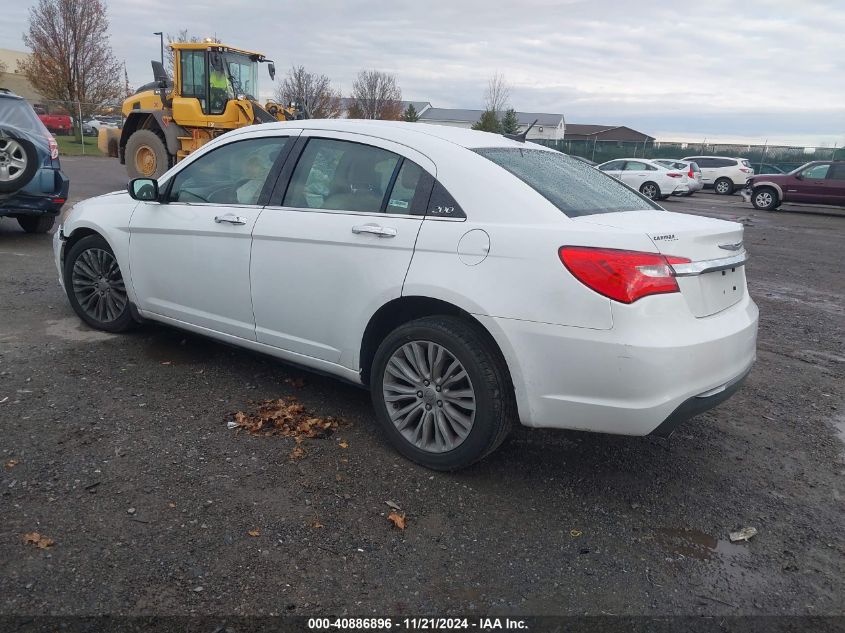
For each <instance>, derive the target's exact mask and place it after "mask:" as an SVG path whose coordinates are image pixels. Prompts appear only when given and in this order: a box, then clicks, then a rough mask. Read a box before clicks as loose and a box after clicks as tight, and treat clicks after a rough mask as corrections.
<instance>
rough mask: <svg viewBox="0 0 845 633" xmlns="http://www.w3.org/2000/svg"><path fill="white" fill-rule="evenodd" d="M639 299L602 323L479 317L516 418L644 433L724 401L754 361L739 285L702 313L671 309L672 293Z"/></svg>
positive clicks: (750, 320)
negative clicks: (513, 399)
mask: <svg viewBox="0 0 845 633" xmlns="http://www.w3.org/2000/svg"><path fill="white" fill-rule="evenodd" d="M638 303H639V304H640V305H637V304H636V303H635V304H633V305H632V306H621V305H620V306H619V307H620V308H621V309H619V310H616V309H615V310H614V327H613V329H611V330H591V329H587V328H577V327H566V326H558V325H550V324H543V323H534V322H529V321H519V320H514V319H499V318H490V317H480V320H481V321H482V323H483V324H484V325H485V326H486V327H487V328H488V330H489V331H491V332H492V333H493V334H494V337H495V338H496V339H497V341H498V342H499V344H500V347H501V348H502V350H503V352H504V354H505V357H506V359H507V361H508V365H509V367H510V370H511V376H512V379H513V382H514V388H515V390H516V395H517V402H518V406H519V413H520V419H521V421H522V423H523V424H524V425H526V426H533V427H549V428H562V429H580V430H587V431H598V432H603V433H614V434H622V435H647V434H649V433H652V432H655V430H656V429H658V427H659V426H660V425H661V424H662V423H663V422H664V421H667V420H669V419H670V418H671V417H672V416H673V414H675V418H676V419H675V420H674V423H677V422H678V421H679V419H677V418H680V419H683V417H684V413H685V412H686V413H688V415H686V417H690V416H691V415H695V414H696V413H700V412H701V411H703V410H705V409H707V408H710V406H715V405H716V404H718V403H719V402H720V401H721V400H724V399H725V397H727V396H728V395H730V394H731V393H732V392H733V389H734V388H735V387H736V386H738V385H734V384H732V383H735V382H736V381H738V380H739V379H741V378H742V377H744V375H745V374H746V373H747V372H748V371H749V369H750V368H751V365H752V364H753V363H754V360H755V358H756V340H757V317H758V311H757V306H756V305H755V304H754V302H753V301H752V300H751V299H750V297H749V296H748V295H747V294H746V295H745V296H744V298H743V299H742V300H740V302H739V303H737V304H735V305H733V306H731V307H730V308H728V309H726V310H723V311H722V312H720V313H718V314H715V315H713V316H710V317H705V318H695V317H693V316H692V315H690V314H689V312H688V311H686V313H687V315H688V316H685V317H683V318H679V317H678V315H679V314H683V312H682V310H683V309H684V306H683V305H682V303H683V299H682V297H681V296H680V295H678V294H674V295H663V296H655V297H649V298H647V299H645V300H642V301H640V302H638ZM661 304H662V307H661ZM614 308H616V305H615V306H614ZM652 308H657V309H652ZM664 308H669V309H664ZM675 308H677V310H676V309H675ZM626 312H628V315H627V316H626V314H625V313H626ZM632 312H636V313H637V314H636V315H634V314H632ZM644 317H645V318H644ZM644 325H645V327H644ZM723 388H724V389H723ZM719 394H722V395H721V396H719ZM697 396H698V398H696V397H697ZM706 396H714V397H713V398H709V399H708V398H706ZM690 399H694V400H691V401H690ZM687 401H690V402H687ZM676 412H677V413H676ZM674 423H673V425H672V426H674ZM667 424H669V423H668V422H667ZM662 430H663V431H665V430H666V427H665V426H664V428H663V429H662ZM658 433H660V434H662V433H661V432H660V431H658Z"/></svg>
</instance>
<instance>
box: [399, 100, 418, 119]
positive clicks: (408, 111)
mask: <svg viewBox="0 0 845 633" xmlns="http://www.w3.org/2000/svg"><path fill="white" fill-rule="evenodd" d="M402 120H403V121H408V122H409V123H416V122H417V121H419V120H420V113H419V112H417V109H416V108H415V107H414V104H413V103H409V104H408V107H407V108H405V111H404V112H403V113H402Z"/></svg>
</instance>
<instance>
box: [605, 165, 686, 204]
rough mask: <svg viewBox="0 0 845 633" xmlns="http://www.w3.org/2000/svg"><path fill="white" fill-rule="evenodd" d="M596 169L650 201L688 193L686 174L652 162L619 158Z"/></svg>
mask: <svg viewBox="0 0 845 633" xmlns="http://www.w3.org/2000/svg"><path fill="white" fill-rule="evenodd" d="M597 169H600V170H601V171H603V172H604V173H606V174H608V175H609V176H613V177H614V178H618V179H619V180H621V181H622V182H624V183H625V184H626V185H628V186H629V187H631V188H632V189H636V190H637V191H639V192H640V193H641V194H643V195H644V196H645V197H646V198H650V199H651V200H660V199H662V198H668V197H669V196H671V195H676V196H680V195H684V194H686V193H689V178H688V177H687V175H686V172H684V171H679V170H677V169H666V167H664V166H663V165H660V164H658V163H656V162H654V161H652V160H645V159H643V158H619V159H617V160H610V161H607V162H606V163H602V164H601V165H599V166H598V167H597Z"/></svg>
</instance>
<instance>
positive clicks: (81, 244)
mask: <svg viewBox="0 0 845 633" xmlns="http://www.w3.org/2000/svg"><path fill="white" fill-rule="evenodd" d="M64 282H65V292H66V293H67V296H68V299H69V300H70V305H71V307H72V308H73V310H74V311H75V312H76V314H78V315H79V317H80V318H81V319H82V320H83V321H85V322H86V323H87V324H88V325H90V326H91V327H93V328H95V329H97V330H104V331H106V332H124V331H126V330H129V329H131V328H132V327H134V326H135V325H136V321H135V319H134V318H133V316H132V310H131V308H130V306H129V297H128V295H127V294H126V284H125V283H124V281H123V275H122V274H121V272H120V266H119V265H118V263H117V258H116V257H115V255H114V251H113V250H112V249H111V247H110V246H109V244H108V242H106V240H104V239H103V238H102V237H100V236H99V235H89V236H87V237H83V238H82V239H81V240H79V241H78V242H76V243H75V244H74V245H73V246H72V247H71V248H70V250H69V251H68V253H67V255H66V256H65V261H64Z"/></svg>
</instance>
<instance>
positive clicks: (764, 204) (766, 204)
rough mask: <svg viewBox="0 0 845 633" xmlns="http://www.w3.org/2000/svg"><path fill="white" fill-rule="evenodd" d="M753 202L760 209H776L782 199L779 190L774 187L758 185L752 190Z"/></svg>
mask: <svg viewBox="0 0 845 633" xmlns="http://www.w3.org/2000/svg"><path fill="white" fill-rule="evenodd" d="M751 204H752V205H754V208H755V209H760V211H774V210H775V209H777V207H778V205H779V204H780V201H779V200H778V193H777V191H775V190H774V189H773V188H772V187H758V188H757V189H754V190H753V191H752V192H751Z"/></svg>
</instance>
